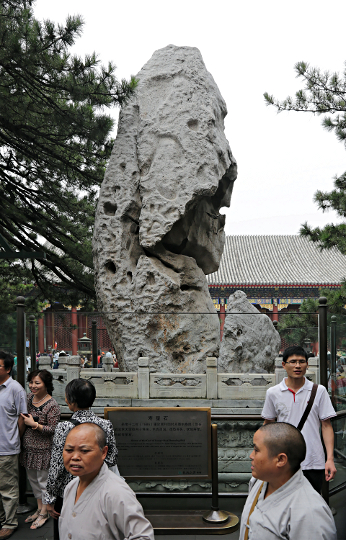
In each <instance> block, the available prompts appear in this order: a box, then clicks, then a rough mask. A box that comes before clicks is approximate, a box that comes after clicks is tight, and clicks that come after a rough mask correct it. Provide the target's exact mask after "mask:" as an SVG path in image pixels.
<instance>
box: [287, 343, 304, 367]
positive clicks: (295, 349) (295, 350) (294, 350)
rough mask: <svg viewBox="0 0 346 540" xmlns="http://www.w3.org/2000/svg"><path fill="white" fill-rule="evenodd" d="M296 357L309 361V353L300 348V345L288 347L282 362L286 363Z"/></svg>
mask: <svg viewBox="0 0 346 540" xmlns="http://www.w3.org/2000/svg"><path fill="white" fill-rule="evenodd" d="M294 355H296V356H304V358H305V360H306V361H307V360H308V353H307V352H306V350H305V349H303V347H300V346H299V345H292V346H291V347H287V349H285V350H284V352H283V355H282V361H283V362H285V363H286V362H287V360H288V358H289V357H290V356H294Z"/></svg>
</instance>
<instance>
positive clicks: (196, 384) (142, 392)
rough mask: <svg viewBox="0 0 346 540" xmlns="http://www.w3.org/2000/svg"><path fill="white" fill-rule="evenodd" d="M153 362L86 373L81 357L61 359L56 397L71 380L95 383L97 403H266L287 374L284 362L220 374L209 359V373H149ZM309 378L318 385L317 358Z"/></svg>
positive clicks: (44, 360)
mask: <svg viewBox="0 0 346 540" xmlns="http://www.w3.org/2000/svg"><path fill="white" fill-rule="evenodd" d="M149 364H150V360H149V358H147V357H141V358H139V359H138V371H136V372H122V371H119V369H118V368H116V369H115V368H112V367H111V362H108V363H107V364H106V365H104V367H103V368H99V369H83V368H81V366H80V357H79V356H66V357H60V358H59V369H52V370H51V372H52V374H53V377H54V381H55V382H54V385H55V391H54V392H55V394H54V395H56V396H57V397H59V398H60V397H61V398H63V396H64V389H65V386H66V384H67V383H68V382H70V381H71V380H72V379H76V378H78V377H81V378H82V379H88V380H90V381H92V383H93V384H94V385H95V388H96V395H97V398H98V399H101V400H103V399H108V398H109V399H111V400H112V399H118V400H121V399H139V400H141V399H142V400H147V399H173V400H176V399H189V400H191V399H204V400H205V399H207V400H227V401H229V400H257V401H258V400H260V401H264V399H265V394H266V391H267V389H268V388H270V387H271V386H274V385H275V384H278V383H279V382H281V381H282V379H283V377H284V376H285V374H286V372H285V370H284V369H283V368H282V359H281V358H277V359H276V368H275V373H218V372H217V358H208V359H207V369H206V373H188V374H186V373H157V372H154V373H150V365H149ZM40 367H41V368H46V369H50V358H49V357H48V356H47V357H44V356H41V358H40ZM307 377H308V378H309V379H310V380H312V381H313V382H319V370H318V358H311V359H309V370H308V371H307Z"/></svg>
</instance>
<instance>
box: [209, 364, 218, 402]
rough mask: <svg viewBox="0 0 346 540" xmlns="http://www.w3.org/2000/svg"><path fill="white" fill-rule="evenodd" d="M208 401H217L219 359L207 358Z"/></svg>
mask: <svg viewBox="0 0 346 540" xmlns="http://www.w3.org/2000/svg"><path fill="white" fill-rule="evenodd" d="M207 399H217V358H214V357H210V358H207Z"/></svg>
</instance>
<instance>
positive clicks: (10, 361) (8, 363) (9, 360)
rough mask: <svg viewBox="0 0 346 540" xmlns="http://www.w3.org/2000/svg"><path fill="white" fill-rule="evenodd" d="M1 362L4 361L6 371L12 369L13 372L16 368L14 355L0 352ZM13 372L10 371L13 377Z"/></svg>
mask: <svg viewBox="0 0 346 540" xmlns="http://www.w3.org/2000/svg"><path fill="white" fill-rule="evenodd" d="M0 360H3V361H4V368H5V369H6V370H7V369H9V368H11V371H12V368H13V366H14V358H13V356H12V354H10V353H7V352H5V351H0ZM11 371H10V375H11Z"/></svg>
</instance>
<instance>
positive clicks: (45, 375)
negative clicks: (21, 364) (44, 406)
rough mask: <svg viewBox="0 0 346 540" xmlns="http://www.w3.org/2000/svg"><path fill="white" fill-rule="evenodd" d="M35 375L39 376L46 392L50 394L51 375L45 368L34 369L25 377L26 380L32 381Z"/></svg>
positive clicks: (51, 385) (51, 390)
mask: <svg viewBox="0 0 346 540" xmlns="http://www.w3.org/2000/svg"><path fill="white" fill-rule="evenodd" d="M35 377H40V379H41V381H42V382H43V384H44V385H45V387H46V390H47V393H48V394H49V395H50V396H51V395H52V393H53V390H54V386H53V375H52V374H51V373H50V372H49V371H48V370H47V369H35V371H31V373H29V375H28V377H27V381H28V382H30V381H32V380H33V379H34V378H35Z"/></svg>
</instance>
